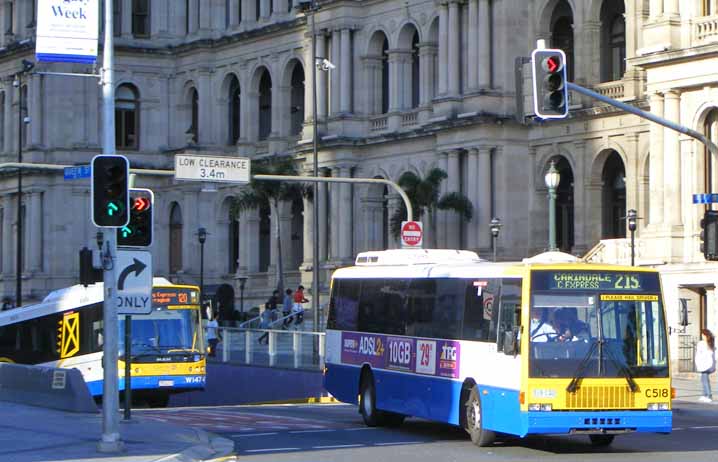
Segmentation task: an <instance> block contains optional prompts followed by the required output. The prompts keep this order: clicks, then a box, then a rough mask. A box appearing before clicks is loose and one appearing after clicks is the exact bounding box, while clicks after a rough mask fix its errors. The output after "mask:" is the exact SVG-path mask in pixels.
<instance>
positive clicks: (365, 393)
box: [359, 374, 381, 427]
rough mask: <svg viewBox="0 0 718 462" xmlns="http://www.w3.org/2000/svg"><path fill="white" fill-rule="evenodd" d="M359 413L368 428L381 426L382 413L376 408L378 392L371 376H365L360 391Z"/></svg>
mask: <svg viewBox="0 0 718 462" xmlns="http://www.w3.org/2000/svg"><path fill="white" fill-rule="evenodd" d="M359 413H360V414H361V416H362V419H364V424H366V426H367V427H376V426H377V425H381V415H380V411H378V410H377V408H376V390H375V389H374V378H373V377H372V376H371V374H364V376H363V378H362V381H361V388H360V390H359Z"/></svg>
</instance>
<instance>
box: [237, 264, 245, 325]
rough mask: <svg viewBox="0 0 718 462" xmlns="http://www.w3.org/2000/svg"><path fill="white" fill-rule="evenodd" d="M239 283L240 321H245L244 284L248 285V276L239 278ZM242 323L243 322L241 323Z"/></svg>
mask: <svg viewBox="0 0 718 462" xmlns="http://www.w3.org/2000/svg"><path fill="white" fill-rule="evenodd" d="M237 282H239V313H240V319H241V320H242V321H244V284H246V283H247V276H244V275H242V276H237ZM240 322H241V321H240Z"/></svg>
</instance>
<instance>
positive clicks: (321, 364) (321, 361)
mask: <svg viewBox="0 0 718 462" xmlns="http://www.w3.org/2000/svg"><path fill="white" fill-rule="evenodd" d="M325 341H326V339H325V338H324V335H319V370H320V371H323V370H324V344H325Z"/></svg>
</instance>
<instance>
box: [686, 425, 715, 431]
mask: <svg viewBox="0 0 718 462" xmlns="http://www.w3.org/2000/svg"><path fill="white" fill-rule="evenodd" d="M690 428H691V429H695V430H702V429H705V428H718V425H704V426H701V427H690Z"/></svg>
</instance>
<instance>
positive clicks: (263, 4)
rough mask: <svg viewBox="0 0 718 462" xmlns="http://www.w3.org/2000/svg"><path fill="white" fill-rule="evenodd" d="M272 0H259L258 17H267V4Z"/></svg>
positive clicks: (262, 18)
mask: <svg viewBox="0 0 718 462" xmlns="http://www.w3.org/2000/svg"><path fill="white" fill-rule="evenodd" d="M271 1H272V0H261V1H260V2H259V19H260V21H261V20H266V19H269V4H270V2H271Z"/></svg>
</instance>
